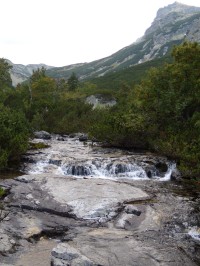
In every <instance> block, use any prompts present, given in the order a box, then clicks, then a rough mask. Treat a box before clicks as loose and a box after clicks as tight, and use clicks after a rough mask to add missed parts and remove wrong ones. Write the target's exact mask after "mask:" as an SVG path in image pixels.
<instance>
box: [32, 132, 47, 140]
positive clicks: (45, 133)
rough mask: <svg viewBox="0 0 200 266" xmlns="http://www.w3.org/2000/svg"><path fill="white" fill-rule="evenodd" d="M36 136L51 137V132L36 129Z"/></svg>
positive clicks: (40, 137) (39, 137)
mask: <svg viewBox="0 0 200 266" xmlns="http://www.w3.org/2000/svg"><path fill="white" fill-rule="evenodd" d="M34 137H35V138H36V139H51V134H49V133H48V132H46V131H36V132H34Z"/></svg>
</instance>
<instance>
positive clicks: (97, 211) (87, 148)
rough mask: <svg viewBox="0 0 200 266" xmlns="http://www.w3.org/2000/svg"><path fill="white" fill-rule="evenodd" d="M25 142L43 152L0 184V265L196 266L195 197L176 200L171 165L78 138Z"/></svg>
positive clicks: (199, 258)
mask: <svg viewBox="0 0 200 266" xmlns="http://www.w3.org/2000/svg"><path fill="white" fill-rule="evenodd" d="M32 141H33V142H36V143H37V142H43V143H45V144H48V145H49V147H48V148H45V149H41V150H30V151H29V152H28V153H27V154H26V155H24V156H23V163H22V166H21V171H22V172H23V175H21V176H18V177H16V178H14V179H7V180H4V181H2V182H1V184H0V185H1V186H3V187H4V188H5V189H7V191H8V195H7V196H6V197H5V199H4V200H3V202H2V203H3V205H4V210H3V211H2V213H1V215H2V216H3V215H4V214H6V215H5V219H2V221H1V223H0V225H1V227H0V233H1V242H0V261H1V264H0V265H11V266H14V265H17V266H29V265H30V266H35V265H50V262H51V264H52V265H53V266H60V265H82V266H83V265H90V266H95V265H96V266H97V265H102V266H113V265H116V266H121V265H127V266H129V265H133V266H135V265H137V266H146V265H148V266H158V265H161V266H179V265H180V266H184V265H185V266H186V265H187V266H188V265H189V266H193V265H199V263H200V241H199V240H200V239H199V228H200V217H199V203H200V202H199V197H198V194H196V195H195V197H194V196H193V195H192V193H190V194H188V195H184V194H182V193H177V192H181V190H182V185H181V184H180V183H179V182H178V183H177V182H172V181H171V178H172V176H175V173H176V165H175V163H174V162H170V161H168V160H167V159H166V158H164V157H160V156H156V155H154V154H150V153H135V152H134V151H126V150H119V149H113V148H101V147H100V146H99V145H98V144H96V143H91V142H90V141H86V142H82V141H79V137H78V136H74V138H70V137H68V136H59V135H53V136H52V137H51V139H49V140H42V139H34V140H32ZM173 179H174V177H173Z"/></svg>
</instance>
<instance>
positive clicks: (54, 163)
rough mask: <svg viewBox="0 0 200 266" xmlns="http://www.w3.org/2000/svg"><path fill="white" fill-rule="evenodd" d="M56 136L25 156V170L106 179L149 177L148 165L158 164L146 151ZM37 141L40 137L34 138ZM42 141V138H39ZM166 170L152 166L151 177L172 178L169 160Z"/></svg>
mask: <svg viewBox="0 0 200 266" xmlns="http://www.w3.org/2000/svg"><path fill="white" fill-rule="evenodd" d="M57 138H58V137H56V136H54V137H53V138H52V139H51V140H48V141H45V143H48V144H49V145H50V147H49V148H46V149H42V150H40V152H34V151H32V152H30V153H29V154H28V156H26V157H25V161H26V162H25V163H24V165H23V169H22V170H23V171H24V172H25V173H28V174H39V173H53V174H57V175H64V176H71V175H73V176H76V177H80V178H81V177H85V178H106V179H114V180H116V179H119V178H126V179H135V180H137V179H143V180H146V179H149V175H148V174H147V171H146V169H147V167H148V168H149V166H150V165H152V164H156V163H157V162H152V157H151V156H149V155H147V154H135V153H133V152H129V151H124V150H120V149H113V148H109V149H108V148H107V149H103V148H101V147H98V146H94V145H92V143H90V142H87V143H85V142H80V141H79V140H78V139H77V138H67V137H66V138H65V139H64V140H63V141H59V140H57ZM35 141H38V140H35ZM40 141H41V140H40ZM166 164H167V165H168V167H167V170H166V171H165V172H162V174H161V173H160V172H159V171H158V169H156V167H153V166H152V167H151V169H150V177H151V178H154V179H158V180H162V181H164V180H165V181H166V180H170V177H171V173H172V171H173V169H174V168H175V164H173V163H171V162H166Z"/></svg>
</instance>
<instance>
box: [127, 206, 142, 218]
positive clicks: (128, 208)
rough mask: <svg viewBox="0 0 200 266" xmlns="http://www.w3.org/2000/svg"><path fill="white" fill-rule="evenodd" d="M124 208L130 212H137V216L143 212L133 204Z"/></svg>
mask: <svg viewBox="0 0 200 266" xmlns="http://www.w3.org/2000/svg"><path fill="white" fill-rule="evenodd" d="M124 210H125V212H126V213H128V214H135V215H137V216H140V214H141V211H139V210H137V208H136V207H134V206H131V205H128V206H126V207H125V209H124Z"/></svg>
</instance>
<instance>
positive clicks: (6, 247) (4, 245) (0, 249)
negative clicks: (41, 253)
mask: <svg viewBox="0 0 200 266" xmlns="http://www.w3.org/2000/svg"><path fill="white" fill-rule="evenodd" d="M15 244H16V242H15V240H14V239H12V238H11V237H9V236H8V235H7V234H6V233H5V232H4V231H3V230H2V229H0V254H4V255H5V254H7V253H8V252H11V251H13V249H14V246H15Z"/></svg>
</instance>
